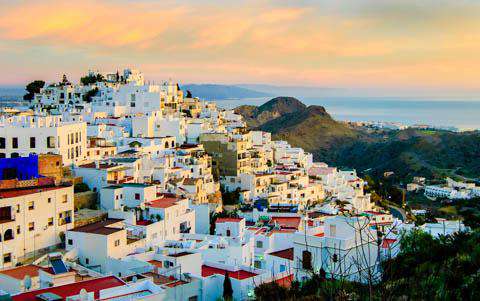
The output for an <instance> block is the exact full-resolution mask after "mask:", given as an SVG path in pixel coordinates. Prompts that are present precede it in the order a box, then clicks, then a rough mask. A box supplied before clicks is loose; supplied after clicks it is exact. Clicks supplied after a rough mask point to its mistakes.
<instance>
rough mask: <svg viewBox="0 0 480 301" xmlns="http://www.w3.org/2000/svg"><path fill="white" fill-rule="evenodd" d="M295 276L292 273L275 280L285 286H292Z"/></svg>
mask: <svg viewBox="0 0 480 301" xmlns="http://www.w3.org/2000/svg"><path fill="white" fill-rule="evenodd" d="M294 279H295V278H294V277H293V274H290V275H288V276H285V277H283V278H280V279H277V280H275V282H276V283H278V285H280V286H283V287H290V285H292V282H293V280H294Z"/></svg>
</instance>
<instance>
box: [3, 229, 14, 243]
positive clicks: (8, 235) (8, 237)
mask: <svg viewBox="0 0 480 301" xmlns="http://www.w3.org/2000/svg"><path fill="white" fill-rule="evenodd" d="M3 239H4V240H5V241H7V240H11V239H13V230H12V229H8V230H7V231H5V234H3Z"/></svg>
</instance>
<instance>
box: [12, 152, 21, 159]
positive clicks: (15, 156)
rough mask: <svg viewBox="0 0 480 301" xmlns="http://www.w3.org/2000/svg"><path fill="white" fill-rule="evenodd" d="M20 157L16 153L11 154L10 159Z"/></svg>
mask: <svg viewBox="0 0 480 301" xmlns="http://www.w3.org/2000/svg"><path fill="white" fill-rule="evenodd" d="M18 157H20V155H19V154H18V153H11V154H10V158H18Z"/></svg>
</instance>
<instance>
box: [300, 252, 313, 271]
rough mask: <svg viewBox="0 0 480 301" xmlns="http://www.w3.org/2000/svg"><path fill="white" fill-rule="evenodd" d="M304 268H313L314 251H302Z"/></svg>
mask: <svg viewBox="0 0 480 301" xmlns="http://www.w3.org/2000/svg"><path fill="white" fill-rule="evenodd" d="M302 268H303V269H305V270H311V269H312V253H311V252H310V251H307V250H305V251H303V253H302Z"/></svg>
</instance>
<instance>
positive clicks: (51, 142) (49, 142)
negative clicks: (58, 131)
mask: <svg viewBox="0 0 480 301" xmlns="http://www.w3.org/2000/svg"><path fill="white" fill-rule="evenodd" d="M47 147H48V148H54V147H55V137H53V136H48V137H47Z"/></svg>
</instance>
